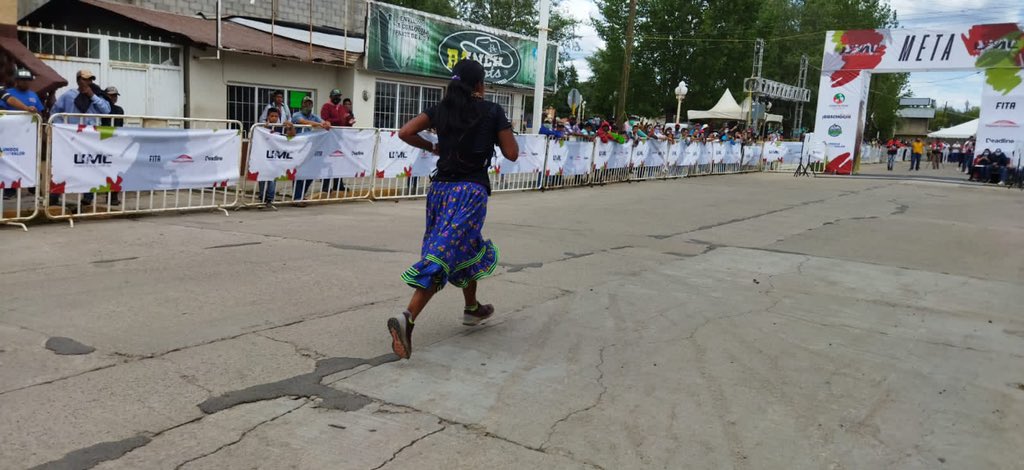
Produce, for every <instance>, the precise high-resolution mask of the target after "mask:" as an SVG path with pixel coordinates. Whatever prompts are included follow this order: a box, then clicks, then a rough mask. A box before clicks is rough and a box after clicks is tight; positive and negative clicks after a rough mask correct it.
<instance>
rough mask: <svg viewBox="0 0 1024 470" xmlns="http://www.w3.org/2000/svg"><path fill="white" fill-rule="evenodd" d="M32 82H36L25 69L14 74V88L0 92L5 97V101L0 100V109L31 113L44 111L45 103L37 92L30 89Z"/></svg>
mask: <svg viewBox="0 0 1024 470" xmlns="http://www.w3.org/2000/svg"><path fill="white" fill-rule="evenodd" d="M32 80H35V77H34V76H33V75H32V72H29V71H28V70H25V69H21V70H18V71H17V72H16V73H15V74H14V88H8V89H7V90H6V91H0V94H3V95H5V97H4V98H3V99H0V109H8V110H11V111H27V112H30V113H38V112H40V111H42V110H43V101H42V100H40V99H39V95H37V94H36V92H34V91H32V90H31V89H29V87H30V86H31V85H32ZM0 88H3V87H0Z"/></svg>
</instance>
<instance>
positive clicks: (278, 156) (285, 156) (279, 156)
mask: <svg viewBox="0 0 1024 470" xmlns="http://www.w3.org/2000/svg"><path fill="white" fill-rule="evenodd" d="M267 160H293V158H292V154H291V152H289V151H287V150H267Z"/></svg>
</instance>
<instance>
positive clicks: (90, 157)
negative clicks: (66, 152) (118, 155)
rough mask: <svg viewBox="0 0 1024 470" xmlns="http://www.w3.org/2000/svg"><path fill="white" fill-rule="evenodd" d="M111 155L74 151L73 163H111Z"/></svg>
mask: <svg viewBox="0 0 1024 470" xmlns="http://www.w3.org/2000/svg"><path fill="white" fill-rule="evenodd" d="M112 158H113V156H112V155H109V154H104V153H76V154H75V165H111V164H112V162H111V159H112Z"/></svg>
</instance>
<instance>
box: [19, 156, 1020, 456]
mask: <svg viewBox="0 0 1024 470" xmlns="http://www.w3.org/2000/svg"><path fill="white" fill-rule="evenodd" d="M883 170H884V167H883ZM923 171H924V170H922V172H923ZM1022 209H1024V196H1022V195H1021V193H1020V192H1019V191H1008V190H1005V189H996V188H987V187H972V186H963V185H951V184H942V183H929V182H922V181H888V180H870V179H837V178H828V179H826V178H820V179H812V178H793V177H792V176H789V175H785V174H752V175H736V176H716V177H703V178H692V179H686V180H679V181H664V182H646V183H641V184H628V185H614V186H607V187H600V188H584V189H577V190H572V191H551V192H546V193H523V194H503V195H500V196H495V197H494V198H493V199H492V200H491V205H490V209H489V215H488V221H487V227H486V229H485V233H486V234H487V235H488V236H490V237H491V238H493V239H494V240H495V242H496V243H498V244H499V246H501V249H502V255H503V256H504V259H503V262H502V267H501V268H500V269H499V272H498V273H497V275H496V276H495V277H494V278H493V279H489V280H487V281H485V282H484V283H482V284H481V296H482V298H483V299H484V300H486V301H488V302H493V303H494V304H495V305H496V306H497V307H498V309H499V313H498V314H497V315H496V316H495V318H494V319H492V320H491V321H489V322H488V323H486V324H485V325H482V326H479V327H475V328H466V327H463V326H461V324H460V321H461V317H460V316H461V296H460V295H459V294H458V292H457V291H455V290H454V289H452V290H451V291H449V290H445V291H444V292H443V293H442V294H441V295H439V296H438V297H437V298H436V300H435V302H434V303H432V304H431V306H430V307H429V308H428V310H427V313H425V315H424V316H423V317H421V320H420V321H419V322H418V326H417V328H416V334H415V338H414V346H415V348H414V351H413V357H412V360H409V361H401V362H394V361H393V359H394V358H393V356H391V355H390V348H389V341H388V336H387V333H386V330H385V328H384V319H385V318H386V317H387V316H388V315H390V314H392V313H394V312H396V311H399V310H401V308H403V307H404V303H405V302H406V301H407V299H408V295H409V293H410V291H409V289H408V288H406V287H404V285H402V284H401V282H400V280H399V279H398V275H399V274H401V272H402V271H404V270H405V269H406V268H407V267H408V265H409V264H411V263H412V262H414V261H415V259H416V257H417V256H418V251H419V246H418V243H419V239H420V235H421V233H422V224H423V202H422V201H406V202H401V203H382V202H378V203H374V204H369V203H358V204H343V205H332V206H319V207H308V208H304V209H300V208H283V209H282V210H280V211H278V212H274V213H266V212H255V211H242V212H238V213H233V214H232V215H231V217H224V216H223V215H217V214H197V215H189V216H162V217H146V218H138V219H132V220H111V221H88V222H83V223H80V224H77V225H76V227H75V228H74V229H69V228H68V227H66V226H62V225H44V226H37V227H33V228H32V231H31V232H30V233H28V234H24V233H21V232H20V231H16V230H13V229H11V230H4V231H0V242H2V246H3V248H2V253H3V258H2V259H3V260H4V267H3V268H2V279H3V280H2V281H0V283H2V287H3V292H4V293H5V297H4V310H3V312H2V313H0V410H3V413H0V442H2V443H3V445H2V446H0V468H31V467H34V466H40V468H93V467H95V468H104V469H114V468H118V469H148V468H169V469H176V468H187V469H196V468H209V469H215V468H216V469H223V468H239V469H249V468H267V469H280V468H302V469H321V468H330V469H339V468H342V469H347V468H353V469H379V468H407V467H415V468H438V469H441V468H444V469H450V468H509V469H519V468H559V469H560V468H604V469H617V468H716V469H717V468H750V469H754V468H758V469H760V468H778V469H793V468H809V469H817V468H972V469H974V468H1015V467H1016V466H1018V465H1019V462H1021V461H1022V459H1024V453H1022V450H1021V449H1024V432H1022V428H1021V423H1022V422H1024V361H1022V359H1024V318H1022V317H1021V313H1020V312H1021V311H1022V308H1021V306H1022V305H1024V291H1022V289H1021V287H1022V284H1024V256H1020V253H1022V252H1024V237H1022V235H1024V219H1022V218H1021V217H1019V216H1016V215H1019V214H1021V213H1022ZM1015 214H1016V215H1015ZM56 338H67V340H58V339H56ZM47 345H49V347H50V348H51V349H47ZM90 348H95V351H92V352H89V353H87V354H72V353H82V352H86V351H88V350H89V349H90ZM76 349H78V350H76Z"/></svg>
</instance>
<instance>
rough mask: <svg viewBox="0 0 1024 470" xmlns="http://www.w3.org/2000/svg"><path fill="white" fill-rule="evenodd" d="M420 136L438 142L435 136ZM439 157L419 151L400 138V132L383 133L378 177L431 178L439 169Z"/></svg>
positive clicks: (379, 146)
mask: <svg viewBox="0 0 1024 470" xmlns="http://www.w3.org/2000/svg"><path fill="white" fill-rule="evenodd" d="M420 136H421V137H423V138H425V139H427V140H428V141H431V142H436V141H437V137H436V136H434V135H433V134H428V133H420ZM437 159H438V157H437V155H434V154H433V153H431V152H428V151H426V150H423V149H418V148H416V147H413V146H411V145H409V144H407V143H405V142H403V141H402V139H399V138H398V131H381V132H380V142H379V143H378V144H377V177H378V178H395V177H399V176H405V177H409V176H430V174H431V173H432V172H433V171H434V169H435V168H437Z"/></svg>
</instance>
